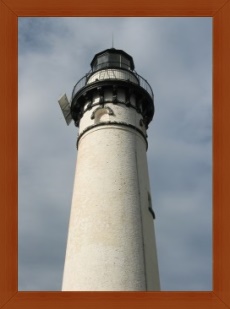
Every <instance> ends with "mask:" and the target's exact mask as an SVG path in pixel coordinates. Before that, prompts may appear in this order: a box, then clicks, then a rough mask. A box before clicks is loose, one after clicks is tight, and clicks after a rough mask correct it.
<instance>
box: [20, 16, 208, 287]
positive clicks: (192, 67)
mask: <svg viewBox="0 0 230 309" xmlns="http://www.w3.org/2000/svg"><path fill="white" fill-rule="evenodd" d="M112 34H113V37H114V47H115V48H117V49H123V50H124V51H126V52H127V53H129V54H130V55H131V56H132V57H133V59H134V63H135V68H136V71H137V72H138V73H139V74H140V75H142V76H143V77H144V78H145V79H147V80H148V82H149V83H150V85H151V86H152V88H153V91H154V98H155V110H156V111H155V116H154V119H153V122H152V123H151V124H150V127H149V130H148V136H149V137H148V139H149V148H148V152H147V156H148V163H149V174H150V181H151V195H152V200H153V201H152V202H153V208H154V211H155V213H156V220H155V228H156V238H157V249H158V259H159V270H160V279H161V288H162V290H164V291H186V290H188V291H189V290H192V291H195V290H196V291H204V290H212V19H211V18H118V17H115V18H19V103H18V106H19V284H18V288H19V290H37V291H47V290H50V291H52V290H57V291H60V290H61V282H62V273H63V266H64V257H65V249H66V241H67V230H68V220H69V215H70V207H71V198H72V189H73V180H74V173H75V162H76V155H77V150H76V146H75V145H76V137H77V128H76V127H75V126H74V125H73V123H72V124H71V125H70V126H69V127H67V126H66V123H65V120H64V118H63V116H62V113H61V110H60V108H59V104H58V99H59V98H60V97H61V95H62V94H64V93H65V92H66V93H67V96H68V97H69V98H70V96H71V91H72V89H73V86H74V85H75V84H76V83H77V81H78V80H79V79H80V78H81V77H83V76H84V75H85V74H86V73H87V72H88V71H89V70H90V62H91V60H92V58H93V56H94V55H95V54H96V53H98V52H100V51H102V50H104V49H107V48H110V47H112Z"/></svg>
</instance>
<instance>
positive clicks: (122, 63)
mask: <svg viewBox="0 0 230 309" xmlns="http://www.w3.org/2000/svg"><path fill="white" fill-rule="evenodd" d="M91 68H92V71H93V72H95V71H97V70H101V69H105V68H121V69H125V70H132V71H133V70H134V62H133V58H132V57H131V56H130V55H129V54H127V53H126V52H124V51H123V50H121V49H115V48H110V49H106V50H104V51H102V52H100V53H98V54H96V55H95V56H94V58H93V60H92V62H91Z"/></svg>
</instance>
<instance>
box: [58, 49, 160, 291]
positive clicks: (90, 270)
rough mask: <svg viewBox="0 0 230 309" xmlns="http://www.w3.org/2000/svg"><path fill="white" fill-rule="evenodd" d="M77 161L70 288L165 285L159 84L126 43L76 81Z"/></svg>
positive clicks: (70, 111) (99, 57)
mask: <svg viewBox="0 0 230 309" xmlns="http://www.w3.org/2000/svg"><path fill="white" fill-rule="evenodd" d="M59 103H60V105H61V107H62V110H63V113H64V115H65V117H66V121H67V123H69V121H70V119H71V118H72V119H73V120H74V122H75V125H76V126H77V127H79V134H78V138H77V149H78V153H77V166H76V175H75V182H74V188H73V197H72V208H71V215H70V221H69V232H68V241H67V249H66V257H65V266H64V275H63V284H62V290H63V291H153V290H160V283H159V272H158V263H157V250H156V243H155V234H154V218H155V215H154V212H153V210H152V205H151V193H150V185H149V176H148V167H147V158H146V150H147V146H148V143H147V134H146V130H147V128H148V124H149V123H150V121H151V120H152V118H153V114H154V103H153V92H152V89H151V87H150V85H149V84H148V82H147V81H146V80H145V79H143V78H142V77H141V76H140V75H138V74H137V73H136V71H135V70H134V62H133V59H132V57H131V56H130V55H128V54H127V53H126V52H124V51H122V50H118V49H114V48H111V49H107V50H104V51H102V52H100V53H98V54H96V55H95V56H94V58H93V60H92V62H91V71H90V72H89V73H88V74H87V75H86V76H84V77H83V78H82V79H81V80H80V81H79V82H78V83H77V84H76V85H75V87H74V89H73V93H72V101H71V106H69V105H68V102H67V98H66V96H63V97H62V98H61V99H60V100H59Z"/></svg>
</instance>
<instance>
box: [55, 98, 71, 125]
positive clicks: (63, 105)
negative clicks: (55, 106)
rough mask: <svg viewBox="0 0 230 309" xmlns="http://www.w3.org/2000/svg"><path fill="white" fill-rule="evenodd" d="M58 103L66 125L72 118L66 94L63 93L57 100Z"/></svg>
mask: <svg viewBox="0 0 230 309" xmlns="http://www.w3.org/2000/svg"><path fill="white" fill-rule="evenodd" d="M58 103H59V105H60V107H61V110H62V113H63V116H64V118H65V121H66V123H67V126H68V125H69V124H70V122H71V121H72V120H73V118H72V116H71V112H70V104H69V100H68V98H67V95H66V94H64V95H63V96H62V97H61V98H60V99H59V100H58Z"/></svg>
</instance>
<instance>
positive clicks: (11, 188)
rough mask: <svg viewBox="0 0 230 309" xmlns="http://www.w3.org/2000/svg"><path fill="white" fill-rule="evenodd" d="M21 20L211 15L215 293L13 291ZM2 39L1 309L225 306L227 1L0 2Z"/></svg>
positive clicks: (229, 125) (229, 87)
mask: <svg viewBox="0 0 230 309" xmlns="http://www.w3.org/2000/svg"><path fill="white" fill-rule="evenodd" d="M19 16H20V17H23V16H24V17H29V16H39V17H40V16H53V17H54V16H75V17H76V16H158V17H159V16H181V17H182V16H183V17H185V16H198V17H199V16H200V17H204V16H207V17H212V18H213V42H214V44H213V56H214V57H213V58H214V61H213V85H214V87H213V214H214V216H213V217H214V219H213V291H210V292H120V293H119V292H106V293H105V292H97V293H96V292H95V293H94V292H91V293H90V292H18V282H17V278H18V273H17V269H18V258H17V232H18V227H17V164H18V163H17V146H18V145H17V121H18V120H17V61H18V60H17V57H18V50H17V40H18V39H17V37H18V33H17V29H18V28H17V27H18V23H17V21H18V20H17V19H18V17H19ZM0 39H1V41H0V61H1V63H0V98H1V109H0V141H1V147H2V150H1V152H0V190H1V194H0V250H1V254H0V268H1V270H0V308H5V309H13V308H17V309H18V308H23V309H27V308H33V309H37V308H42V309H48V308H49V309H50V308H56V309H60V308H69V309H71V308H77V307H78V308H95V307H101V308H124V307H125V308H126V307H130V308H133V309H136V308H150V306H151V307H153V308H157V309H166V308H174V307H175V308H177V309H178V308H181V309H184V308H187V309H190V308H191V309H194V308H196V309H201V308H202V309H205V308H212V309H221V308H223V309H224V308H225V309H226V308H230V222H229V220H230V198H229V196H230V188H229V187H230V180H229V175H230V139H229V136H228V133H229V132H228V130H229V131H230V121H229V119H228V117H229V115H230V113H229V114H228V110H229V112H230V60H229V58H230V0H142V1H138V2H136V1H134V0H116V1H108V0H97V1H95V0H88V1H82V2H80V1H79V0H37V1H32V0H0Z"/></svg>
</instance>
